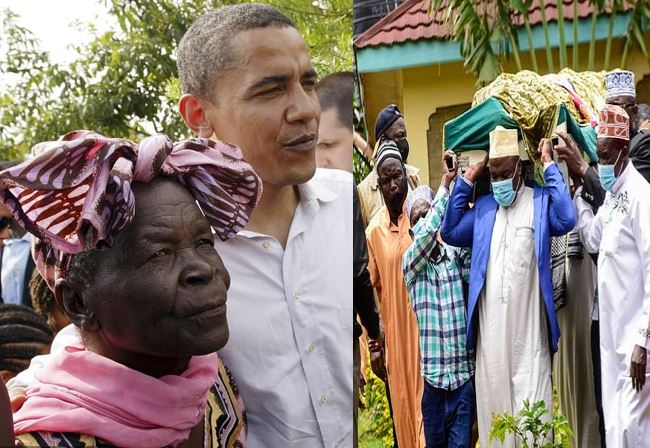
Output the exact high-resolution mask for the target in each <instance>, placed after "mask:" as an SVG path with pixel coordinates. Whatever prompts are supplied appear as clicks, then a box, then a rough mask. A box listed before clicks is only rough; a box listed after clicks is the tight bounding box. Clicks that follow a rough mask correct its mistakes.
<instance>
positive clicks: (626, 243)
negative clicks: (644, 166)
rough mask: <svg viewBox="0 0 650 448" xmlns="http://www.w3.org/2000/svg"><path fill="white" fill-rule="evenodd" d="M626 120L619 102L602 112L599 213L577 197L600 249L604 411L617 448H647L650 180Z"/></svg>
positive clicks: (593, 244) (589, 238) (581, 221)
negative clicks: (632, 155) (635, 154)
mask: <svg viewBox="0 0 650 448" xmlns="http://www.w3.org/2000/svg"><path fill="white" fill-rule="evenodd" d="M628 120H629V118H628V115H627V113H626V112H625V110H624V109H623V108H621V107H620V106H616V105H609V104H608V105H606V106H605V108H604V109H603V110H602V111H601V113H600V122H599V126H598V141H597V150H598V156H599V164H598V171H599V175H600V183H601V185H602V186H603V188H604V189H605V190H606V191H607V194H606V197H605V202H604V204H603V205H602V206H601V207H600V208H599V209H598V213H596V215H595V216H594V213H593V210H592V208H591V206H589V204H587V202H586V201H585V200H584V199H582V197H581V195H580V191H576V195H575V206H576V209H577V214H578V231H579V233H580V238H581V240H582V242H583V244H584V246H585V248H586V249H587V250H588V251H589V252H592V253H594V252H599V255H598V295H599V318H600V356H601V369H602V394H603V412H604V417H605V434H606V439H607V446H613V447H614V446H615V447H627V446H642V445H644V443H646V442H645V441H647V439H648V437H649V436H650V421H649V419H648V418H647V415H648V410H649V409H650V387H648V386H645V383H646V380H647V379H648V369H647V367H648V366H647V353H646V349H647V348H648V347H650V340H649V339H648V336H650V332H649V331H648V324H649V312H650V238H649V234H648V232H649V230H648V229H650V184H648V183H647V182H646V181H645V179H644V178H643V176H641V174H639V172H638V171H637V170H636V169H635V168H634V166H633V165H632V163H629V162H630V159H629V157H628V156H629V138H630V137H629V124H628ZM630 377H631V378H630ZM644 386H645V387H644Z"/></svg>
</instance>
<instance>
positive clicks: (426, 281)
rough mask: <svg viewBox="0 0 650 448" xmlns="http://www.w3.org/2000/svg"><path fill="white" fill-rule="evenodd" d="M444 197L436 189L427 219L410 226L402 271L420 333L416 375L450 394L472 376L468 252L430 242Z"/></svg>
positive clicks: (442, 190)
mask: <svg viewBox="0 0 650 448" xmlns="http://www.w3.org/2000/svg"><path fill="white" fill-rule="evenodd" d="M448 198H449V192H448V191H447V189H446V188H443V187H441V188H440V189H439V190H438V194H437V195H436V198H435V199H434V204H433V206H432V207H431V209H430V210H429V212H428V213H427V215H426V216H425V217H423V218H421V219H420V221H418V222H417V224H416V225H415V227H414V228H413V244H412V245H411V247H409V249H408V250H407V251H406V253H405V254H404V261H403V269H404V279H405V280H406V286H407V289H408V293H409V299H410V301H411V305H412V306H413V310H414V311H415V315H416V317H417V321H418V327H419V329H420V355H421V369H422V376H423V377H424V379H425V380H426V381H427V382H428V383H429V384H430V385H431V386H433V387H436V388H439V389H446V390H454V389H457V388H458V387H460V386H462V385H463V384H465V383H466V382H467V381H468V380H469V379H470V378H471V376H472V375H473V374H474V354H473V351H470V352H468V351H467V346H466V340H467V336H466V335H467V332H466V316H467V307H466V304H465V299H464V294H463V280H464V281H465V282H469V271H470V259H471V254H470V251H469V250H468V249H460V248H456V247H452V246H448V245H446V244H444V243H442V244H441V243H439V242H437V240H436V236H437V234H438V230H439V229H440V224H441V222H442V217H443V215H444V213H445V208H446V207H447V200H448ZM436 247H438V250H434V249H435V248H436ZM434 254H435V255H434Z"/></svg>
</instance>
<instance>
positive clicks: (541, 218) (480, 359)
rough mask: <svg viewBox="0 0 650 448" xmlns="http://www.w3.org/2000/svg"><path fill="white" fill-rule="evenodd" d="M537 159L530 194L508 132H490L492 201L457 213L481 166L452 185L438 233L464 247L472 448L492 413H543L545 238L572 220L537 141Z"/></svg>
mask: <svg viewBox="0 0 650 448" xmlns="http://www.w3.org/2000/svg"><path fill="white" fill-rule="evenodd" d="M539 150H540V153H541V162H542V163H543V164H544V180H545V182H546V186H545V187H540V186H535V187H534V188H531V187H528V186H526V185H524V182H523V178H522V173H521V171H522V170H521V160H520V159H519V149H518V144H517V131H516V130H506V129H495V130H494V131H492V132H491V133H490V158H489V160H490V167H489V169H490V178H491V181H492V190H493V193H492V194H487V195H484V196H481V197H479V198H478V199H477V200H476V202H475V204H474V207H473V208H471V209H470V208H468V207H467V206H468V203H469V201H470V199H471V197H472V186H473V183H474V182H475V180H476V179H477V178H478V176H479V175H480V173H481V172H482V171H483V169H484V168H485V164H486V163H487V157H486V158H485V159H484V160H483V161H482V162H480V163H478V164H477V165H473V166H471V167H470V168H468V170H467V171H466V172H465V176H464V177H463V178H461V180H460V181H459V182H457V183H456V186H455V188H454V190H453V192H452V194H451V198H450V201H449V205H448V206H447V211H446V213H445V218H444V221H443V224H442V228H441V234H442V238H443V240H444V241H445V242H447V243H448V244H451V245H453V246H458V247H472V263H471V273H470V286H469V298H468V319H467V326H468V330H467V345H468V348H469V349H471V348H476V376H475V378H476V380H475V381H476V403H477V419H478V429H479V438H480V441H481V446H489V444H488V433H489V431H490V427H491V423H492V414H493V413H502V412H504V411H507V412H509V413H510V414H513V415H514V414H516V413H517V411H518V410H519V409H521V408H522V407H523V402H524V400H530V401H531V402H535V401H537V400H544V401H545V402H546V406H547V407H548V408H549V409H552V394H551V390H552V389H551V354H552V353H554V352H555V351H556V350H557V343H558V339H559V336H560V335H559V328H558V324H557V318H556V315H555V308H554V305H553V285H552V281H551V269H550V266H551V263H550V248H551V244H550V237H551V236H559V235H563V234H565V233H567V232H569V231H570V230H571V229H572V228H573V226H574V225H575V214H574V211H573V207H572V204H571V198H570V196H569V193H568V191H567V188H566V185H565V184H564V180H563V178H562V175H561V174H560V172H559V170H558V168H557V165H556V164H555V162H553V160H552V158H551V152H552V149H551V141H550V140H548V139H542V140H541V141H540V143H539ZM545 418H548V419H550V418H552V416H551V415H547V416H545ZM504 446H506V447H514V446H515V440H514V437H510V438H506V442H505V445H504Z"/></svg>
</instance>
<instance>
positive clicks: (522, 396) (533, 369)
mask: <svg viewBox="0 0 650 448" xmlns="http://www.w3.org/2000/svg"><path fill="white" fill-rule="evenodd" d="M478 318H479V324H478V325H479V327H478V328H479V331H478V340H477V351H476V402H477V418H478V430H479V439H480V441H481V447H488V446H500V444H499V442H494V443H493V444H492V445H490V444H489V443H488V440H489V437H488V435H489V433H490V429H491V425H492V414H493V413H497V414H501V413H503V412H504V411H507V412H508V413H510V414H511V415H516V414H517V412H518V411H519V410H520V409H521V408H522V407H523V405H524V400H526V399H527V400H530V401H531V403H534V402H535V401H538V400H544V401H545V402H546V405H547V407H548V408H549V409H550V410H552V407H553V405H552V388H551V358H550V351H549V346H548V329H547V325H546V314H545V311H544V303H543V301H542V296H541V290H540V286H539V272H538V269H537V258H536V256H535V238H534V228H533V189H532V188H529V187H524V188H523V189H522V190H521V191H519V194H518V197H517V199H516V201H515V202H514V203H513V204H512V205H511V206H510V207H508V208H503V207H499V209H498V211H497V214H496V219H495V221H494V229H493V231H492V240H491V243H490V256H489V259H488V265H487V272H486V280H485V287H484V288H483V290H482V291H481V296H480V299H479V304H478ZM546 418H548V419H551V418H552V416H551V415H547V416H546ZM503 446H506V447H515V446H518V445H516V444H515V439H514V437H511V436H510V437H507V438H506V440H505V443H504V445H503Z"/></svg>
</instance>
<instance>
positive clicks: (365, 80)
mask: <svg viewBox="0 0 650 448" xmlns="http://www.w3.org/2000/svg"><path fill="white" fill-rule="evenodd" d="M646 41H647V44H646V45H647V47H648V48H650V36H648V37H647V38H646ZM623 42H624V41H623V39H619V40H617V41H614V42H613V44H612V52H611V62H610V65H620V58H621V55H622V54H623ZM552 54H553V60H554V64H555V66H554V69H555V71H559V70H558V68H559V66H560V64H559V61H560V57H559V51H558V50H557V49H555V50H554V51H553V53H552ZM588 54H589V46H588V45H581V46H580V54H579V56H580V57H579V70H586V69H587V63H588ZM595 55H596V57H595V68H596V70H599V69H602V67H603V65H604V55H605V43H604V42H601V43H599V44H598V45H597V46H596V52H595ZM536 56H537V62H538V69H539V73H540V74H546V73H548V71H549V70H548V67H547V64H546V52H545V51H543V50H542V51H540V50H537V51H536ZM567 57H568V63H569V66H571V65H572V63H573V49H572V47H569V48H567ZM520 58H521V62H522V66H523V67H524V68H525V69H530V70H532V62H531V57H530V54H529V53H522V54H521V55H520ZM503 69H504V71H505V72H516V71H517V67H516V65H515V63H514V60H513V58H511V60H509V61H505V63H504V64H503ZM627 69H628V70H631V71H633V72H634V73H635V76H636V80H637V82H638V81H640V80H641V79H643V77H644V76H646V75H649V74H650V67H649V63H648V61H647V60H646V59H645V57H644V56H643V55H642V54H641V52H640V51H639V50H634V51H633V52H631V53H630V55H629V57H628V63H627ZM361 82H362V84H363V87H364V102H365V104H364V105H365V110H366V117H367V120H368V126H369V130H371V133H372V130H374V124H375V118H376V116H377V114H378V113H379V111H380V110H381V108H383V107H384V106H385V105H387V104H390V103H396V104H398V105H399V106H400V108H401V110H402V112H403V113H404V116H405V119H406V128H407V131H408V139H409V144H410V148H411V151H410V155H409V163H411V164H413V165H415V166H417V167H419V168H420V169H421V172H420V178H421V179H422V181H423V182H427V181H428V182H430V183H431V185H433V186H434V187H435V186H436V185H437V183H438V181H439V179H440V174H441V173H440V169H439V168H438V167H439V164H438V163H437V162H435V161H432V162H433V163H432V164H430V163H429V155H428V148H427V130H428V128H429V117H430V116H431V114H433V113H435V112H436V109H437V108H439V107H448V106H454V105H459V104H463V103H470V102H471V101H472V97H473V95H474V92H475V90H476V85H475V78H474V76H473V75H471V74H468V73H466V72H465V69H464V68H463V64H462V63H461V62H456V63H451V64H442V65H431V66H426V67H417V68H412V69H405V70H399V71H390V72H382V73H368V74H363V75H362V77H361ZM436 151H438V150H436ZM435 157H436V158H437V159H438V160H439V159H440V157H441V149H440V152H437V153H436V155H435ZM430 165H431V166H433V167H435V168H437V169H435V170H433V171H434V172H431V173H430V172H429V166H430Z"/></svg>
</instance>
